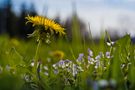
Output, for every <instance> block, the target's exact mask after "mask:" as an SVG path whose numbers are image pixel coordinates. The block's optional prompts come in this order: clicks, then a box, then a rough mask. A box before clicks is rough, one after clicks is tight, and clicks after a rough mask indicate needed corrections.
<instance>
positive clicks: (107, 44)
mask: <svg viewBox="0 0 135 90" xmlns="http://www.w3.org/2000/svg"><path fill="white" fill-rule="evenodd" d="M77 27H78V26H77V24H76V23H75V25H74V26H73V31H75V29H76V28H77ZM38 28H39V29H42V27H38ZM45 29H46V27H45ZM46 30H48V28H47V29H46ZM37 32H38V34H37ZM37 32H36V35H35V33H34V34H31V35H29V36H30V37H32V38H30V39H29V40H27V41H24V40H21V39H18V38H10V37H9V36H8V35H1V36H0V90H134V89H135V77H134V71H135V56H134V55H135V50H134V47H135V46H134V44H132V42H131V37H130V35H128V34H127V35H124V36H123V37H121V38H120V39H119V40H117V41H115V42H114V41H111V38H110V36H109V34H108V33H107V32H105V33H104V34H103V35H101V37H100V40H99V42H98V43H97V42H95V41H94V40H93V39H92V35H91V34H89V40H87V41H85V40H84V39H81V38H80V35H79V33H76V32H74V33H73V36H75V37H73V40H72V41H69V40H67V39H66V35H64V36H60V37H58V38H57V40H56V39H55V37H52V38H51V39H50V38H49V39H48V37H51V35H52V34H54V33H52V32H48V31H47V32H46V31H45V32H44V31H43V32H42V33H40V30H39V31H37ZM48 33H49V36H48ZM50 33H51V34H50ZM58 33H61V34H64V33H63V32H58ZM33 35H34V37H35V36H36V39H35V38H33ZM44 35H45V37H44ZM40 40H41V41H42V42H40ZM39 42H40V43H39Z"/></svg>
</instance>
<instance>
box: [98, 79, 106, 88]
mask: <svg viewBox="0 0 135 90" xmlns="http://www.w3.org/2000/svg"><path fill="white" fill-rule="evenodd" d="M98 84H99V86H100V87H106V86H108V85H109V83H108V82H107V80H99V81H98Z"/></svg>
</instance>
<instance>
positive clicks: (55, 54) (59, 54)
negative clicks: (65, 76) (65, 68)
mask: <svg viewBox="0 0 135 90" xmlns="http://www.w3.org/2000/svg"><path fill="white" fill-rule="evenodd" d="M50 55H51V56H53V57H55V58H58V59H63V57H64V52H62V51H60V50H56V51H53V52H51V53H50Z"/></svg>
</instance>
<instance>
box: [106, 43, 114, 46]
mask: <svg viewBox="0 0 135 90" xmlns="http://www.w3.org/2000/svg"><path fill="white" fill-rule="evenodd" d="M114 44H115V42H107V45H108V46H112V45H114Z"/></svg>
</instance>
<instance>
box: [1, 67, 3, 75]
mask: <svg viewBox="0 0 135 90" xmlns="http://www.w3.org/2000/svg"><path fill="white" fill-rule="evenodd" d="M2 71H3V68H2V67H1V66H0V74H1V73H2Z"/></svg>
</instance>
